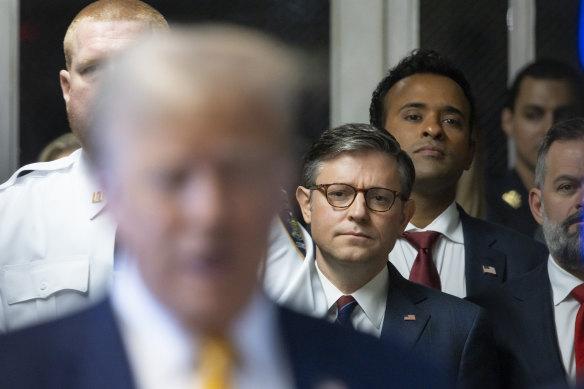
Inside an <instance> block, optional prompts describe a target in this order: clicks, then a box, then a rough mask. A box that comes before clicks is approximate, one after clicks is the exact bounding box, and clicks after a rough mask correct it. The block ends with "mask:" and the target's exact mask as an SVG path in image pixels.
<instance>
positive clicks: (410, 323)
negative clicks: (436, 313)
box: [381, 262, 430, 349]
mask: <svg viewBox="0 0 584 389" xmlns="http://www.w3.org/2000/svg"><path fill="white" fill-rule="evenodd" d="M387 267H388V271H389V291H388V295H387V303H386V306H385V317H384V319H383V326H382V329H381V338H382V339H383V338H386V339H388V338H389V339H393V340H396V339H397V340H398V341H400V342H401V343H402V344H403V345H404V346H405V347H406V348H408V349H413V348H414V347H415V346H416V344H417V343H418V340H419V339H420V338H421V336H422V334H423V332H424V330H425V328H426V326H427V324H428V321H429V320H430V315H429V314H427V313H425V312H423V311H422V310H420V309H419V308H418V307H417V304H418V303H420V302H422V301H424V300H426V299H427V296H426V295H425V294H424V293H423V292H420V291H418V290H417V289H412V288H410V287H409V285H408V282H407V281H406V280H405V279H404V278H403V277H402V276H401V275H400V274H399V272H398V271H397V269H396V268H395V267H394V266H393V265H392V264H391V263H389V262H388V264H387Z"/></svg>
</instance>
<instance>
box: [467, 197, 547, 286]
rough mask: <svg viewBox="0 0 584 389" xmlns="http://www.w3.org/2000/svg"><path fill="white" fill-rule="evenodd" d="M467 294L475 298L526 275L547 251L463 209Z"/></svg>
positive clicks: (542, 246)
mask: <svg viewBox="0 0 584 389" xmlns="http://www.w3.org/2000/svg"><path fill="white" fill-rule="evenodd" d="M458 212H459V213H460V221H461V223H462V232H463V236H464V255H465V266H466V268H465V274H466V294H467V296H470V295H475V294H478V293H481V292H483V291H486V290H488V289H489V288H491V287H493V286H496V285H498V284H501V283H503V282H506V281H507V280H508V279H511V278H514V277H517V276H519V275H521V274H524V273H526V272H528V271H530V270H532V269H533V268H535V267H536V266H537V265H539V264H541V263H545V262H546V260H547V257H548V251H547V249H546V247H545V246H544V245H543V244H541V243H540V242H537V241H535V240H533V239H531V238H529V237H527V236H525V235H523V234H521V233H519V232H516V231H513V230H511V229H509V228H506V227H503V226H499V225H497V224H493V223H490V222H487V221H484V220H481V219H477V218H474V217H471V216H469V215H468V214H467V213H466V212H465V211H464V210H463V209H462V208H461V207H460V206H459V207H458Z"/></svg>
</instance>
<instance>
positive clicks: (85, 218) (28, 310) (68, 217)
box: [0, 150, 115, 333]
mask: <svg viewBox="0 0 584 389" xmlns="http://www.w3.org/2000/svg"><path fill="white" fill-rule="evenodd" d="M24 171H32V172H31V173H29V174H26V175H24V176H21V177H19V175H20V174H21V173H23V172H24ZM100 196H101V188H100V187H99V185H98V184H97V183H96V181H95V180H94V179H93V175H92V173H91V170H90V164H89V160H88V158H87V155H86V154H85V153H84V152H83V151H82V150H77V151H75V152H74V153H72V154H71V155H70V156H68V157H65V158H61V159H58V160H56V161H51V162H45V163H34V164H31V165H27V166H24V167H22V168H21V169H19V170H18V171H17V172H16V173H14V174H13V175H12V177H11V178H10V179H9V180H8V181H6V182H5V183H4V184H2V185H0V333H1V332H5V331H11V330H14V329H17V328H21V327H25V326H30V325H32V324H36V323H39V322H42V321H46V320H51V319H55V318H57V317H59V316H63V315H65V314H67V313H70V312H72V311H75V310H78V309H81V308H83V307H86V306H87V305H89V304H90V303H91V302H95V301H98V300H100V299H101V298H102V297H103V295H104V294H105V292H106V291H107V285H108V283H109V280H110V277H111V269H112V261H113V250H114V239H115V225H114V223H113V221H112V220H111V219H110V217H109V216H108V215H107V213H106V212H104V207H105V204H106V203H105V199H104V198H102V197H100Z"/></svg>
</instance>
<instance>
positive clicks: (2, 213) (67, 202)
mask: <svg viewBox="0 0 584 389" xmlns="http://www.w3.org/2000/svg"><path fill="white" fill-rule="evenodd" d="M166 30H168V24H167V22H166V20H165V19H164V17H163V16H162V15H161V14H160V13H159V12H158V11H156V10H155V9H153V8H152V7H150V6H149V5H147V4H145V3H142V2H141V1H138V0H123V1H118V0H116V1H113V0H101V1H97V2H95V3H92V4H90V5H88V6H87V7H85V8H84V9H83V10H82V11H81V12H79V14H78V15H77V16H76V17H75V18H74V19H73V21H72V22H71V24H70V25H69V28H68V29H67V33H66V35H65V39H64V42H63V46H64V51H65V60H66V69H65V70H61V72H60V74H59V75H60V81H61V88H62V91H63V98H64V99H65V103H66V106H67V116H68V119H69V124H70V126H71V130H72V132H73V134H75V136H76V137H77V138H78V139H79V141H80V143H81V145H82V149H80V150H77V151H76V152H74V153H73V154H72V155H70V156H68V157H65V158H62V159H58V160H56V161H52V162H47V163H34V164H31V165H27V166H24V167H22V168H21V169H19V170H18V171H17V172H16V173H14V175H13V176H12V177H11V178H10V179H9V180H8V181H7V182H5V183H4V184H2V185H1V186H0V220H2V223H1V226H0V253H2V254H0V332H5V331H10V330H13V329H16V328H19V327H23V326H28V325H31V324H34V323H37V322H40V321H45V320H49V319H52V318H55V317H57V316H60V315H63V314H65V313H67V312H70V311H73V310H76V309H79V308H81V307H83V306H85V305H87V304H88V303H89V302H91V301H95V300H96V299H98V298H99V297H100V296H101V292H102V290H104V289H105V287H106V286H107V284H108V281H109V279H110V276H111V271H112V263H113V252H114V240H115V225H114V224H113V222H112V221H111V220H110V218H109V217H108V216H107V214H106V213H105V212H104V208H105V206H106V200H105V198H104V196H103V193H102V191H101V188H100V187H99V186H98V185H97V183H96V180H95V178H94V177H93V175H92V172H91V171H90V168H89V158H91V155H89V154H88V153H87V151H86V149H85V148H84V147H85V146H86V140H87V137H88V134H87V130H88V122H89V114H88V112H89V109H90V105H91V102H92V99H93V95H94V93H95V90H96V85H97V83H98V81H99V79H100V75H101V72H102V68H103V67H104V63H105V60H106V59H107V58H108V57H110V56H111V55H112V54H114V53H116V52H118V51H120V50H122V49H123V48H124V47H126V46H127V45H128V44H130V43H131V42H133V41H134V40H135V39H136V38H137V36H138V35H139V34H140V33H143V32H147V31H151V32H160V31H166Z"/></svg>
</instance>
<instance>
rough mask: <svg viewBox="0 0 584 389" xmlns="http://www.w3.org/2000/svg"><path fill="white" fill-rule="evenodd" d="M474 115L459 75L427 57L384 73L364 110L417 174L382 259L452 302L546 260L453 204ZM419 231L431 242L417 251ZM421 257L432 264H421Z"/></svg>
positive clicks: (419, 55)
mask: <svg viewBox="0 0 584 389" xmlns="http://www.w3.org/2000/svg"><path fill="white" fill-rule="evenodd" d="M474 116H475V108H474V104H473V98H472V94H471V91H470V86H469V84H468V82H467V81H466V78H465V77H464V75H463V74H462V72H461V71H460V70H458V69H457V68H456V67H455V66H454V65H453V64H452V63H451V62H450V61H448V60H447V59H445V58H444V57H442V56H441V55H439V54H438V53H436V52H434V51H428V50H418V51H415V52H413V53H412V54H411V55H409V56H407V57H405V58H404V59H403V60H402V61H401V62H400V63H399V64H398V65H397V66H396V67H394V68H393V69H390V71H389V72H388V74H387V76H386V77H384V79H383V80H382V81H381V82H380V83H379V84H378V86H377V88H376V90H375V91H374V92H373V97H372V101H371V106H370V117H371V123H372V124H374V125H375V126H377V127H379V128H383V129H385V130H387V131H388V132H389V133H390V134H392V135H393V136H395V138H396V139H397V140H398V142H399V143H400V145H401V147H402V149H404V150H405V151H406V152H407V153H408V154H409V155H410V157H411V158H412V161H413V163H414V166H415V168H416V181H415V183H414V187H413V191H412V198H413V199H414V200H415V203H416V212H415V213H414V215H413V217H412V220H411V221H410V223H409V224H408V225H407V227H406V229H405V231H406V232H407V234H405V235H404V236H403V237H402V238H400V239H398V241H397V242H396V245H395V248H394V250H393V251H392V252H391V253H390V255H389V260H390V262H392V263H393V264H394V265H395V267H396V268H397V269H398V270H399V271H400V273H401V274H402V275H403V276H404V277H406V278H410V279H411V280H414V281H421V282H424V283H425V284H427V285H430V286H432V287H435V288H437V289H441V290H442V291H445V292H447V293H450V294H453V295H455V296H459V297H465V296H466V295H469V294H473V293H477V292H479V291H482V290H485V289H487V288H489V287H491V286H493V285H496V284H499V283H501V282H504V281H506V280H507V279H509V278H511V277H513V276H516V275H519V274H522V273H524V272H526V271H528V270H530V269H532V268H533V267H535V266H536V265H537V264H539V263H541V262H543V261H544V260H545V257H546V255H547V254H546V251H545V248H544V247H543V246H542V245H541V244H539V243H537V242H535V241H533V240H531V239H529V238H527V237H524V236H523V235H520V234H518V233H515V232H513V231H510V230H508V229H505V228H502V227H500V226H498V225H495V224H492V223H488V222H484V221H482V220H479V219H476V218H473V217H470V216H468V215H467V214H466V213H465V212H464V210H463V209H462V208H461V207H459V206H457V204H456V203H455V194H456V186H457V183H458V180H459V178H460V176H461V174H462V172H463V171H464V170H466V169H468V168H469V167H470V165H471V163H472V159H473V154H474V148H475V144H474V142H473V140H472V139H471V131H472V127H473V120H474ZM424 231H433V232H434V233H435V234H434V235H433V239H434V240H433V241H432V242H430V243H428V244H425V245H421V244H420V243H419V242H418V239H417V238H416V236H419V235H418V234H419V233H420V232H424ZM424 251H426V252H431V256H432V260H431V261H428V262H425V263H424V264H422V263H420V261H418V257H420V253H421V252H424ZM414 268H415V269H416V271H415V272H413V271H412V270H413V269H414ZM418 269H422V271H421V272H420V271H419V270H418ZM420 274H424V276H423V277H422V276H421V275H420ZM427 279H430V280H432V281H431V282H427V281H426V280H427Z"/></svg>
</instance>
